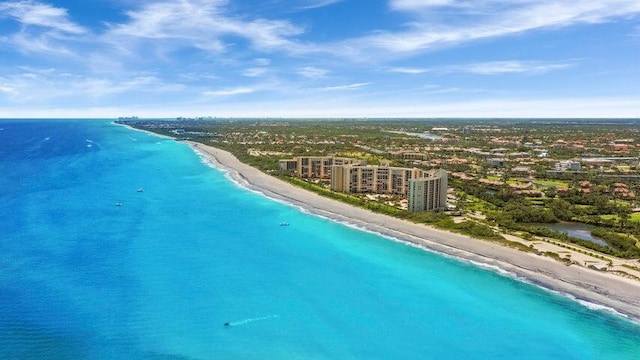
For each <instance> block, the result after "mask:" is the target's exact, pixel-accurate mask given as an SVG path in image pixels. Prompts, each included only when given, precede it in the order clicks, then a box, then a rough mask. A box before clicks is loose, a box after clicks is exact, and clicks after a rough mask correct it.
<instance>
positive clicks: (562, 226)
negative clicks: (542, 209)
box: [538, 222, 608, 246]
mask: <svg viewBox="0 0 640 360" xmlns="http://www.w3.org/2000/svg"><path fill="white" fill-rule="evenodd" d="M538 225H539V226H544V227H546V228H547V229H551V230H555V231H558V232H561V233H565V234H567V235H569V236H573V237H577V238H579V239H583V240H587V241H591V242H593V243H596V244H600V245H604V246H608V244H607V243H606V242H604V241H602V240H601V239H599V238H596V237H593V236H592V235H591V230H593V229H594V228H595V226H593V225H587V224H582V223H577V222H559V223H554V224H538Z"/></svg>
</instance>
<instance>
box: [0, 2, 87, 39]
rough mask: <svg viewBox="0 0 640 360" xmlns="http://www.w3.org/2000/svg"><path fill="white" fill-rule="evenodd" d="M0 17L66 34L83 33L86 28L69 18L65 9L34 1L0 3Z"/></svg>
mask: <svg viewBox="0 0 640 360" xmlns="http://www.w3.org/2000/svg"><path fill="white" fill-rule="evenodd" d="M0 17H11V18H13V19H14V20H16V21H18V22H20V23H21V24H23V25H27V26H39V27H44V28H49V29H53V30H56V31H59V32H62V33H68V34H84V33H86V32H87V31H86V29H84V28H83V27H82V26H79V25H77V24H75V23H73V22H72V21H71V20H69V15H68V14H67V10H66V9H63V8H58V7H54V6H51V5H47V4H43V3H39V2H36V1H7V2H3V3H0Z"/></svg>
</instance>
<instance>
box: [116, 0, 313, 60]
mask: <svg viewBox="0 0 640 360" xmlns="http://www.w3.org/2000/svg"><path fill="white" fill-rule="evenodd" d="M226 4H227V1H224V0H180V1H160V2H153V3H148V4H145V5H143V6H142V7H141V8H140V9H138V10H134V11H128V12H127V16H128V17H129V21H127V22H125V23H121V24H110V30H109V31H108V33H107V34H106V36H105V38H106V39H107V40H109V41H111V42H113V43H119V42H121V41H122V39H123V38H129V39H147V40H156V41H164V42H173V46H175V47H185V46H193V47H197V48H200V49H203V50H206V51H212V52H221V51H224V50H226V49H227V47H228V46H229V44H227V43H226V42H225V38H226V37H240V38H243V39H246V40H248V41H249V42H250V43H251V45H252V46H253V47H254V48H256V49H259V50H274V49H284V50H289V51H294V50H295V49H297V48H300V46H299V45H298V44H297V43H296V42H294V41H292V40H291V39H290V38H291V37H293V36H297V35H300V34H302V33H303V29H302V28H300V27H297V26H294V25H293V24H291V23H290V22H288V21H283V20H267V19H255V20H246V19H244V18H240V17H233V16H230V15H227V14H226V10H227V9H226V7H225V6H226Z"/></svg>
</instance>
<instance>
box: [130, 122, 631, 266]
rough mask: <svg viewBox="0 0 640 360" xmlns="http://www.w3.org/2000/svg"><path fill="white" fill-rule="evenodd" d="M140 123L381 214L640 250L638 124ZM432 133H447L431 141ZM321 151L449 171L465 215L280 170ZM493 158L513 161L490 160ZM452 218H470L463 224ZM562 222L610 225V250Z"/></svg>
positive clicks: (617, 251)
mask: <svg viewBox="0 0 640 360" xmlns="http://www.w3.org/2000/svg"><path fill="white" fill-rule="evenodd" d="M128 124H129V125H132V126H135V127H138V128H143V129H147V130H151V131H155V132H158V133H161V134H164V135H170V136H174V137H177V138H189V139H191V140H194V141H200V142H202V143H205V144H208V145H213V146H215V147H218V148H222V149H225V150H227V151H229V152H231V153H233V154H234V155H235V156H236V157H237V158H238V159H239V160H240V161H242V162H244V163H246V164H248V165H251V166H254V167H256V168H258V169H260V170H262V171H264V172H266V173H268V174H271V175H274V176H278V177H280V178H282V179H285V180H286V181H289V182H291V183H293V184H295V185H296V186H301V187H304V188H306V189H308V190H311V191H315V192H317V193H319V194H321V195H323V196H327V197H331V198H334V199H337V200H340V201H343V202H347V203H349V204H352V205H356V206H360V207H363V208H366V209H369V210H371V211H375V212H378V213H383V214H388V215H392V216H396V217H399V218H403V219H407V220H410V221H413V222H417V223H425V224H430V225H432V226H436V227H439V228H442V229H447V230H450V231H455V232H459V233H463V234H468V235H471V236H474V237H480V238H485V239H491V240H492V241H503V240H504V239H503V238H502V237H501V236H500V235H499V234H497V233H496V232H495V229H494V227H496V226H498V227H500V228H501V229H502V230H504V229H507V230H510V231H519V232H520V233H521V234H522V235H521V236H523V237H525V238H526V237H531V236H533V235H536V236H543V237H545V238H553V239H557V240H559V241H562V242H568V243H574V244H579V245H581V246H583V247H586V248H589V249H592V250H594V251H598V252H601V253H604V254H608V255H617V256H623V257H629V258H632V257H640V255H639V254H638V253H637V251H636V250H635V248H634V247H631V246H629V245H630V243H631V242H632V240H628V239H635V238H636V237H640V211H638V209H640V206H639V205H640V204H639V203H638V202H637V200H636V199H635V194H636V193H639V192H640V162H639V161H638V158H639V157H640V147H638V146H636V145H635V144H637V140H638V138H640V126H638V123H637V122H636V121H634V120H610V121H608V123H603V122H602V121H590V120H581V121H580V122H574V121H570V120H566V121H565V120H480V119H478V120H473V121H470V120H464V119H463V120H456V119H446V120H433V119H415V120H407V119H389V120H384V119H378V120H354V119H333V120H323V121H316V120H313V119H310V120H302V119H296V120H292V119H282V120H269V119H267V120H264V119H209V120H198V119H179V120H153V121H148V120H137V121H130V122H128ZM425 132H430V133H432V134H434V133H435V134H436V135H438V136H436V137H432V138H431V139H425V138H423V137H421V135H423V134H424V133H425ZM406 154H408V155H407V156H405V155H406ZM315 155H318V156H319V155H322V156H325V155H335V156H345V157H356V158H360V159H365V160H367V162H368V163H370V164H379V163H380V162H382V161H388V162H390V164H391V165H392V166H404V167H418V168H423V169H431V168H435V167H438V168H444V169H446V170H448V171H449V173H450V177H449V186H450V187H452V188H454V190H455V196H454V197H453V200H452V202H451V205H452V210H453V211H452V212H450V213H448V214H444V213H417V214H416V213H409V212H407V211H406V210H403V209H401V208H398V207H396V206H392V205H389V203H388V201H386V200H385V199H381V200H380V201H376V200H371V199H368V198H367V197H365V196H361V195H351V194H337V193H334V192H332V191H330V190H328V189H327V188H326V187H325V186H323V183H322V182H317V181H313V180H312V181H309V182H307V181H304V180H300V179H296V178H295V177H292V174H291V173H290V172H287V171H282V170H280V169H279V163H278V161H279V160H280V159H283V158H291V157H294V156H315ZM492 158H500V159H503V160H502V161H501V162H497V163H496V162H490V161H489V160H488V159H492ZM585 158H591V159H592V160H593V159H595V161H593V162H590V161H583V159H585ZM600 158H602V159H604V160H602V161H600V160H599V159H600ZM564 160H572V161H579V162H581V167H580V168H579V169H578V170H575V169H568V170H567V169H563V168H561V167H560V165H561V164H560V161H564ZM395 203H396V204H397V203H398V202H397V201H396V202H395ZM452 216H461V218H458V219H456V221H453V220H452ZM461 219H462V220H461ZM558 221H572V222H579V223H584V224H591V225H594V226H596V227H597V228H598V229H601V230H598V232H600V231H605V232H608V233H607V234H606V235H605V236H600V238H602V239H603V240H605V241H606V242H607V243H608V244H609V246H602V245H598V244H595V243H592V242H589V241H586V240H582V239H577V238H572V237H569V236H567V235H566V234H563V233H560V232H555V231H552V230H549V229H547V228H545V227H544V226H541V225H540V224H545V223H554V222H558ZM612 234H613V235H612ZM616 234H617V236H620V237H622V238H627V241H625V240H624V239H619V238H617V237H615V236H614V235H616ZM500 239H502V240H500ZM504 241H506V240H504ZM513 246H516V245H513Z"/></svg>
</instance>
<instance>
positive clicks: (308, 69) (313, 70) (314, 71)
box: [297, 66, 329, 79]
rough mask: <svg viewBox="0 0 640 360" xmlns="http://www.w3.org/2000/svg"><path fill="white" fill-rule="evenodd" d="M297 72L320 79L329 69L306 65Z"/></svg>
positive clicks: (310, 77)
mask: <svg viewBox="0 0 640 360" xmlns="http://www.w3.org/2000/svg"><path fill="white" fill-rule="evenodd" d="M297 73H298V74H299V75H302V76H304V77H306V78H309V79H319V78H323V77H325V76H326V75H327V74H328V73H329V71H328V70H326V69H321V68H317V67H315V66H305V67H303V68H300V69H298V71H297Z"/></svg>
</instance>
